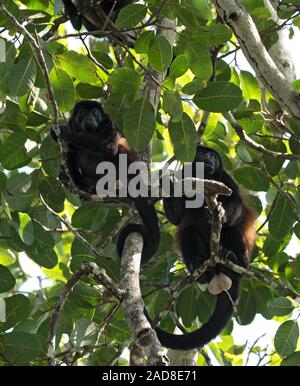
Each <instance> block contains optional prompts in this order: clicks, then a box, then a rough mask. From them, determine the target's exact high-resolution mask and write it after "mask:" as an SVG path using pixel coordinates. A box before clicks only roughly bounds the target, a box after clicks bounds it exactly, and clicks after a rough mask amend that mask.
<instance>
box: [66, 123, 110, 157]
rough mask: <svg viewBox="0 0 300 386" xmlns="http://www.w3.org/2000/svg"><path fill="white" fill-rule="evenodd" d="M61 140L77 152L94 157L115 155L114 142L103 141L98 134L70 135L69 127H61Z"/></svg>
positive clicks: (81, 133)
mask: <svg viewBox="0 0 300 386" xmlns="http://www.w3.org/2000/svg"><path fill="white" fill-rule="evenodd" d="M61 130H62V138H63V139H64V140H65V141H66V142H67V143H68V144H70V145H72V146H74V147H75V148H76V149H78V150H82V151H84V152H85V153H89V154H91V155H94V156H99V155H100V154H107V155H115V153H116V152H117V146H116V144H115V141H114V140H112V139H110V140H103V139H102V138H101V137H100V136H99V134H95V133H90V132H86V131H84V132H80V133H72V129H71V128H70V126H62V128H61Z"/></svg>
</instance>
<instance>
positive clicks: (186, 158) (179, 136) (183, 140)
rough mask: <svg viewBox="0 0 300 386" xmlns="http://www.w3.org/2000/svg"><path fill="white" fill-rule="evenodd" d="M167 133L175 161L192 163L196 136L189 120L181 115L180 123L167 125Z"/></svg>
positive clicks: (184, 114)
mask: <svg viewBox="0 0 300 386" xmlns="http://www.w3.org/2000/svg"><path fill="white" fill-rule="evenodd" d="M169 133H170V137H171V140H172V143H173V146H174V153H175V157H176V159H178V160H179V161H181V162H191V161H193V159H194V158H195V154H196V144H197V141H198V136H197V131H196V128H195V125H194V122H193V121H192V120H191V118H190V117H189V116H188V115H187V114H186V113H183V114H182V119H181V120H180V122H178V123H177V122H170V123H169Z"/></svg>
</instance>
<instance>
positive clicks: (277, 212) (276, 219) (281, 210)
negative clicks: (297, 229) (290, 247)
mask: <svg viewBox="0 0 300 386" xmlns="http://www.w3.org/2000/svg"><path fill="white" fill-rule="evenodd" d="M294 222H295V214H294V208H293V205H292V203H291V202H290V200H288V199H287V198H286V196H284V195H282V194H281V195H280V196H279V198H278V200H277V201H276V204H275V207H274V210H273V211H272V213H271V215H270V218H269V231H270V234H271V236H272V237H274V239H277V240H279V239H282V238H283V237H284V236H285V235H287V234H288V233H289V232H290V231H291V229H292V227H293V224H294Z"/></svg>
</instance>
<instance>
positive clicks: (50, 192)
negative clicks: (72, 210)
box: [39, 177, 65, 212]
mask: <svg viewBox="0 0 300 386" xmlns="http://www.w3.org/2000/svg"><path fill="white" fill-rule="evenodd" d="M39 191H40V193H41V195H42V197H43V199H44V200H45V202H46V203H47V205H49V206H50V208H52V209H53V210H54V212H61V211H62V210H63V209H64V200H65V192H64V189H63V187H62V185H61V183H59V182H58V181H57V180H55V179H54V178H51V177H48V178H44V179H43V180H42V181H41V182H40V184H39Z"/></svg>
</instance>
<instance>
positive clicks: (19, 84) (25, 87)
mask: <svg viewBox="0 0 300 386" xmlns="http://www.w3.org/2000/svg"><path fill="white" fill-rule="evenodd" d="M35 78H36V64H35V61H34V59H33V57H31V56H29V57H25V58H23V59H21V60H20V61H19V62H18V63H16V64H14V65H13V66H12V67H11V70H10V74H9V78H8V86H9V93H10V95H11V96H18V97H20V96H22V95H25V94H26V93H27V92H28V91H30V90H31V88H32V87H33V85H34V82H35Z"/></svg>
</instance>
